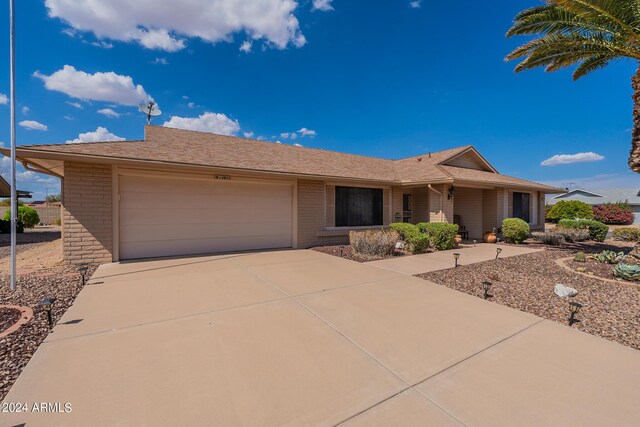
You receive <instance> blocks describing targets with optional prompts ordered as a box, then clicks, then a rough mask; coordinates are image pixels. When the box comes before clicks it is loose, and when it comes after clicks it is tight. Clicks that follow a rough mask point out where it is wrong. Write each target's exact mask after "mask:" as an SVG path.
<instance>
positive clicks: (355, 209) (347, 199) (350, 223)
mask: <svg viewBox="0 0 640 427" xmlns="http://www.w3.org/2000/svg"><path fill="white" fill-rule="evenodd" d="M366 225H382V189H380V188H359V187H336V227H358V226H366Z"/></svg>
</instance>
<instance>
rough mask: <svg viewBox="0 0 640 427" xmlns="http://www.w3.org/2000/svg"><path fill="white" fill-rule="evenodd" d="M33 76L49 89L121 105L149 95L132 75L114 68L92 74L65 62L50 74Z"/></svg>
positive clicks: (138, 100)
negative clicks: (121, 73) (135, 81)
mask: <svg viewBox="0 0 640 427" xmlns="http://www.w3.org/2000/svg"><path fill="white" fill-rule="evenodd" d="M33 75H34V76H35V77H38V78H39V79H42V81H44V85H45V87H46V88H47V89H49V90H55V91H58V92H62V93H64V94H67V95H69V96H70V97H72V98H78V99H84V100H93V101H106V102H115V103H117V104H122V105H138V104H139V103H140V102H142V101H144V100H146V99H148V98H150V96H149V95H148V94H147V93H146V92H145V90H144V88H143V87H142V86H141V85H136V84H134V83H133V79H132V78H131V77H129V76H123V75H120V74H116V73H114V72H113V71H110V72H107V73H102V72H97V73H95V74H89V73H85V72H84V71H79V70H76V69H75V68H74V67H73V66H71V65H65V66H64V67H63V68H62V69H61V70H58V71H56V72H55V73H53V74H51V75H50V76H46V75H44V74H41V73H40V72H38V71H36V72H35V73H33Z"/></svg>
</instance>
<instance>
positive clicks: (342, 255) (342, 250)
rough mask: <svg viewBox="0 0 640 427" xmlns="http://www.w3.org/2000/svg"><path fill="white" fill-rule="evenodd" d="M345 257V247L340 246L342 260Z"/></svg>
mask: <svg viewBox="0 0 640 427" xmlns="http://www.w3.org/2000/svg"><path fill="white" fill-rule="evenodd" d="M343 257H344V246H340V258H343Z"/></svg>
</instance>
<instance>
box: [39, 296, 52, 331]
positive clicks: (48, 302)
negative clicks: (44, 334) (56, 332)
mask: <svg viewBox="0 0 640 427" xmlns="http://www.w3.org/2000/svg"><path fill="white" fill-rule="evenodd" d="M55 301H56V299H55V298H45V299H43V300H42V301H40V303H38V305H39V306H40V307H42V309H43V310H44V311H45V313H47V320H48V321H49V327H50V328H53V316H52V315H51V310H52V309H53V303H54V302H55Z"/></svg>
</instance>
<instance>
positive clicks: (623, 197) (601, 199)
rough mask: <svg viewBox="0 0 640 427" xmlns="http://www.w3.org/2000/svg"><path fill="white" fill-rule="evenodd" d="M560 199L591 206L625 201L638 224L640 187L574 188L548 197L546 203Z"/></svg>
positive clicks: (639, 216)
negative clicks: (576, 201) (577, 201)
mask: <svg viewBox="0 0 640 427" xmlns="http://www.w3.org/2000/svg"><path fill="white" fill-rule="evenodd" d="M560 200H580V201H581V202H585V203H587V204H589V205H592V206H598V205H602V204H605V203H616V202H624V201H627V202H629V206H630V207H631V210H632V211H633V216H634V221H633V223H634V224H640V189H638V188H617V189H604V190H584V189H582V188H576V189H574V190H571V191H567V192H566V193H564V194H559V195H557V196H554V197H550V198H549V200H548V201H547V203H548V204H549V205H555V204H556V203H558V202H559V201H560Z"/></svg>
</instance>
